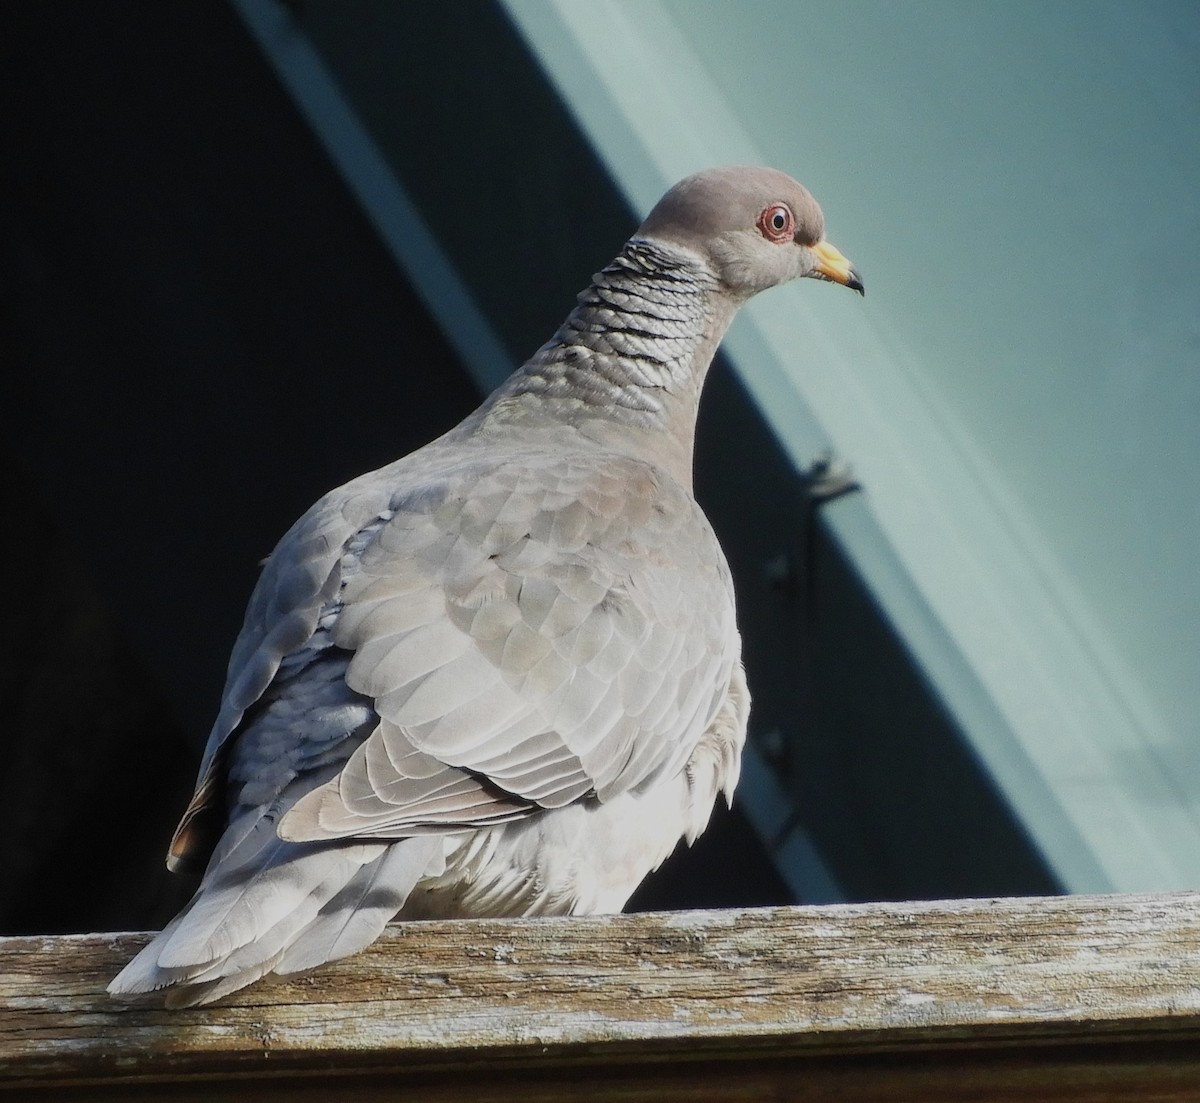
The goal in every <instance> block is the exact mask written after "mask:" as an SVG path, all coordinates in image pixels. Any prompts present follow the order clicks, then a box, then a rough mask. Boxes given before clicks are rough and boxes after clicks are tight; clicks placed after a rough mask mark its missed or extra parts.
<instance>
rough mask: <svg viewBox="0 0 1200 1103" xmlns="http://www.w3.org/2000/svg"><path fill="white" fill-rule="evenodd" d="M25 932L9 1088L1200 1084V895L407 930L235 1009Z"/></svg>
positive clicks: (728, 1091)
mask: <svg viewBox="0 0 1200 1103" xmlns="http://www.w3.org/2000/svg"><path fill="white" fill-rule="evenodd" d="M145 939H146V936H144V935H133V934H129V935H124V934H122V935H86V936H66V937H45V938H8V939H0V1101H2V1100H3V1099H4V1098H5V1096H4V1090H5V1089H7V1090H8V1091H10V1092H11V1093H12V1095H11V1096H9V1098H20V1099H23V1100H24V1099H31V1100H32V1099H39V1098H42V1097H43V1094H44V1097H45V1098H53V1099H54V1100H56V1101H58V1100H68V1101H69V1100H117V1099H120V1100H140V1101H144V1100H158V1099H164V1100H165V1099H170V1100H198V1099H254V1100H287V1101H288V1103H301V1101H304V1100H316V1099H322V1100H324V1099H336V1100H351V1101H354V1100H384V1099H387V1100H421V1101H426V1100H428V1101H432V1103H441V1101H450V1100H468V1101H470V1103H492V1101H500V1100H521V1101H522V1103H550V1101H552V1100H566V1099H577V1098H582V1099H589V1100H602V1099H603V1100H609V1099H613V1100H624V1101H637V1100H654V1101H655V1103H665V1101H668V1100H689V1101H706V1100H714V1101H715V1100H720V1101H721V1103H736V1101H749V1100H788V1101H791V1100H796V1101H805V1100H818V1099H821V1100H825V1099H830V1098H837V1099H846V1100H859V1101H870V1100H900V1099H905V1100H920V1101H922V1103H932V1101H938V1100H951V1099H954V1100H959V1099H971V1100H993V1099H994V1100H1005V1099H1022V1100H1091V1099H1103V1100H1105V1101H1113V1100H1138V1101H1139V1103H1144V1101H1149V1100H1154V1101H1162V1100H1182V1099H1200V894H1175V895H1169V896H1132V897H1131V896H1119V897H1064V898H1053V899H1009V900H992V901H953V902H948V903H928V904H869V905H855V906H839V907H815V908H771V909H764V910H744V911H719V912H682V913H676V914H662V915H631V916H606V917H598V918H587V919H553V920H549V919H530V920H507V921H459V922H453V923H416V924H409V925H404V926H397V927H394V928H392V929H390V930H389V931H388V933H387V934H386V935H385V936H384V937H383V938H382V939H381V940H380V941H379V942H378V943H377V944H376V945H375V946H373V947H372V948H371V949H369V950H368V951H366V952H365V953H363V954H360V955H358V956H356V957H353V958H349V959H347V960H345V961H342V962H338V963H336V964H333V965H329V966H326V967H324V968H322V969H320V970H317V971H315V972H313V973H311V974H309V975H307V976H305V977H302V978H300V979H297V980H295V981H292V982H288V983H283V982H279V983H273V984H271V983H268V984H259V985H257V986H255V987H252V988H249V989H246V990H244V991H243V992H239V993H237V994H236V995H234V996H231V997H229V998H227V999H226V1000H225V1001H223V1002H222V1003H220V1004H219V1005H217V1006H214V1007H210V1008H201V1009H197V1010H187V1011H166V1010H163V1009H162V1008H161V1007H160V1006H158V1001H157V1000H156V999H155V998H153V997H145V998H141V999H136V1000H134V999H123V1000H119V1001H117V1000H111V999H110V998H109V997H108V996H107V995H105V994H104V991H103V989H104V984H105V983H106V982H107V980H108V978H109V977H110V976H111V975H112V974H113V973H115V972H116V971H117V969H118V968H119V967H120V965H121V964H122V963H124V961H125V960H126V959H127V958H128V957H129V956H130V955H131V954H132V953H133V952H134V951H135V950H136V949H137V948H138V947H139V946H141V945H142V944H143V943H144V942H145Z"/></svg>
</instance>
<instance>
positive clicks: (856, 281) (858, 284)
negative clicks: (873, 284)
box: [846, 268, 867, 299]
mask: <svg viewBox="0 0 1200 1103" xmlns="http://www.w3.org/2000/svg"><path fill="white" fill-rule="evenodd" d="M846 286H847V287H848V288H850V290H851V291H857V292H858V293H859V294H860V295H861V296H862V297H863V298H864V299H865V298H866V297H867V289H866V288H865V287H863V281H862V276H860V275H859V274H858V269H856V268H851V269H850V278H849V279H848V280H847V281H846Z"/></svg>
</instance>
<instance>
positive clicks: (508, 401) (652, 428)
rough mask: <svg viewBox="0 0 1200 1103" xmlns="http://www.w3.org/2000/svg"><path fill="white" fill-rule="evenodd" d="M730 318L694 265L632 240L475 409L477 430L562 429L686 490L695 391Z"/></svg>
mask: <svg viewBox="0 0 1200 1103" xmlns="http://www.w3.org/2000/svg"><path fill="white" fill-rule="evenodd" d="M735 310H736V303H735V302H734V301H733V299H732V297H731V296H730V295H729V294H728V293H727V292H726V291H725V290H724V288H723V287H722V285H721V284H720V283H719V281H718V280H717V278H716V276H715V275H714V274H713V273H712V271H711V270H710V269H709V268H708V266H707V265H705V264H704V262H703V261H702V259H701V258H700V257H699V256H697V255H695V254H693V253H690V252H686V251H684V250H682V249H678V248H672V247H670V246H668V245H664V244H662V243H659V242H655V241H651V240H647V239H641V238H634V239H632V240H631V241H629V242H627V243H626V245H625V247H624V248H623V249H622V250H621V252H620V253H619V254H618V255H617V257H616V259H615V260H613V261H612V263H611V264H609V265H608V266H607V267H606V268H604V269H603V270H602V271H601V272H599V273H597V274H596V276H595V277H594V279H593V282H592V285H591V286H590V287H589V288H588V289H587V290H586V291H584V292H583V293H582V294H581V295H580V296H579V301H578V305H577V306H576V307H575V309H574V310H573V311H571V313H570V314H569V315H568V316H567V319H566V321H564V322H563V324H562V325H561V326H560V327H559V329H558V332H557V333H555V334H554V336H553V337H552V338H551V339H550V341H548V342H547V343H546V344H545V345H543V346H542V347H541V348H540V349H539V350H538V351H537V352H536V353H535V354H534V355H533V356H532V357H531V358H530V359H529V360H528V361H527V362H526V363H525V364H524V366H522V367H521V368H520V369H519V370H518V371H517V372H516V373H515V374H514V375H512V376H511V377H510V378H509V379H508V381H507V382H506V383H505V384H504V385H503V386H502V387H501V388H500V389H499V390H498V391H497V392H496V394H495V395H493V396H492V398H491V399H490V400H489V401H488V403H486V404H485V406H484V409H483V410H482V411H481V413H482V414H483V415H484V416H483V422H482V427H483V428H484V429H485V431H486V427H487V426H488V425H489V424H498V423H500V422H503V423H505V424H506V425H511V424H512V423H514V422H519V423H523V424H527V425H529V426H530V427H531V428H533V427H535V426H537V425H539V424H549V423H553V424H556V425H567V426H570V427H572V428H573V429H575V430H577V431H578V432H579V433H581V434H582V435H584V436H586V437H589V438H591V439H592V440H594V441H596V442H598V443H600V444H605V443H607V442H608V440H609V439H611V441H612V442H613V443H614V444H616V443H620V444H621V447H620V449H619V450H620V451H623V452H626V453H629V452H633V453H635V454H636V453H639V452H646V453H647V458H648V459H651V460H652V462H654V463H656V464H657V465H659V466H662V467H665V468H667V469H668V470H669V471H670V473H671V474H672V475H673V476H674V477H675V478H676V479H677V480H678V481H679V482H680V483H681V484H682V485H684V486H688V487H690V486H691V463H692V446H693V440H694V436H695V428H696V412H697V408H698V405H699V401H700V391H701V388H702V387H703V384H704V377H705V375H706V374H707V372H708V368H709V365H710V364H711V363H712V358H713V354H714V353H715V352H716V348H717V345H718V344H719V343H720V340H721V338H722V337H723V336H724V333H725V330H726V329H727V328H728V326H729V322H730V321H731V319H732V317H733V314H734V311H735Z"/></svg>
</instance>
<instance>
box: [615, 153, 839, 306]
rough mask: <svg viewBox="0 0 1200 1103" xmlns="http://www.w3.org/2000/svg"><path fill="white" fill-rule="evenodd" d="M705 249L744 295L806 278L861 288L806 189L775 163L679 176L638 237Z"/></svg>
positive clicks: (733, 289) (729, 284)
mask: <svg viewBox="0 0 1200 1103" xmlns="http://www.w3.org/2000/svg"><path fill="white" fill-rule="evenodd" d="M636 237H638V238H644V239H647V240H650V241H656V242H660V243H662V244H665V245H667V246H670V247H675V248H683V249H686V250H688V251H689V252H691V253H695V254H699V255H700V256H701V257H702V258H703V259H704V261H705V262H706V263H707V266H708V267H709V268H710V269H711V270H712V272H713V274H714V275H715V276H716V277H717V279H718V280H720V282H721V283H722V284H723V285H724V286H725V287H726V288H727V289H728V291H729V292H730V293H731V294H732V295H733V296H734V297H735V298H736V299H738V300H744V299H748V298H749V297H750V296H751V295H755V294H757V293H758V292H759V291H765V290H766V289H767V288H768V287H776V286H778V285H779V284H781V283H787V282H788V281H789V280H794V279H798V278H800V277H802V276H807V277H812V278H814V279H821V280H830V281H832V282H834V283H840V284H844V285H845V286H846V287H849V288H851V289H852V290H854V291H857V292H858V293H859V294H860V295H861V294H863V283H862V279H861V278H860V277H859V274H858V273H857V272H856V271H855V270H854V268H853V266H852V265H851V264H850V262H849V261H848V260H847V259H846V258H845V257H844V256H842V254H841V253H840V252H838V250H837V249H835V248H834V247H833V246H832V245H831V244H829V242H827V241H826V240H825V217H824V215H822V214H821V208H820V207H819V206H818V205H817V201H816V200H815V199H813V197H812V196H811V195H810V194H809V192H808V190H807V189H806V188H804V187H802V186H801V185H800V184H798V183H796V181H795V180H793V179H792V178H791V177H790V176H788V175H787V174H786V173H783V172H779V171H778V170H776V169H769V168H758V167H750V166H730V167H726V168H715V169H708V170H706V171H705V172H698V173H696V174H695V175H694V176H689V177H687V178H686V179H685V180H681V181H680V182H679V183H678V184H676V185H675V186H674V187H673V188H672V189H671V190H670V191H669V192H667V194H666V195H664V196H663V197H662V199H660V200H659V202H658V203H657V204H656V205H655V207H654V209H653V210H652V211H651V212H650V214H649V216H648V217H647V218H646V221H645V222H643V223H642V225H641V228H640V229H639V230H638V233H637V235H636Z"/></svg>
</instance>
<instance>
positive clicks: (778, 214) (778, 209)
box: [758, 203, 796, 244]
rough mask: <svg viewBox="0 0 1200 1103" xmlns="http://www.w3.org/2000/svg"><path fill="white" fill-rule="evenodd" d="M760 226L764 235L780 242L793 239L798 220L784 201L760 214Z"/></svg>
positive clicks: (769, 239)
mask: <svg viewBox="0 0 1200 1103" xmlns="http://www.w3.org/2000/svg"><path fill="white" fill-rule="evenodd" d="M758 228H759V230H761V231H762V235H763V237H765V238H766V239H767V240H768V241H774V242H776V243H777V244H778V243H782V242H785V241H791V240H792V235H793V234H794V233H795V230H796V220H795V219H794V218H793V217H792V212H791V211H790V210H788V208H787V207H785V206H784V205H783V204H782V203H774V204H772V205H771V206H770V207H768V208H767V209H766V210H765V211H763V213H762V214H760V215H759V216H758Z"/></svg>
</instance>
